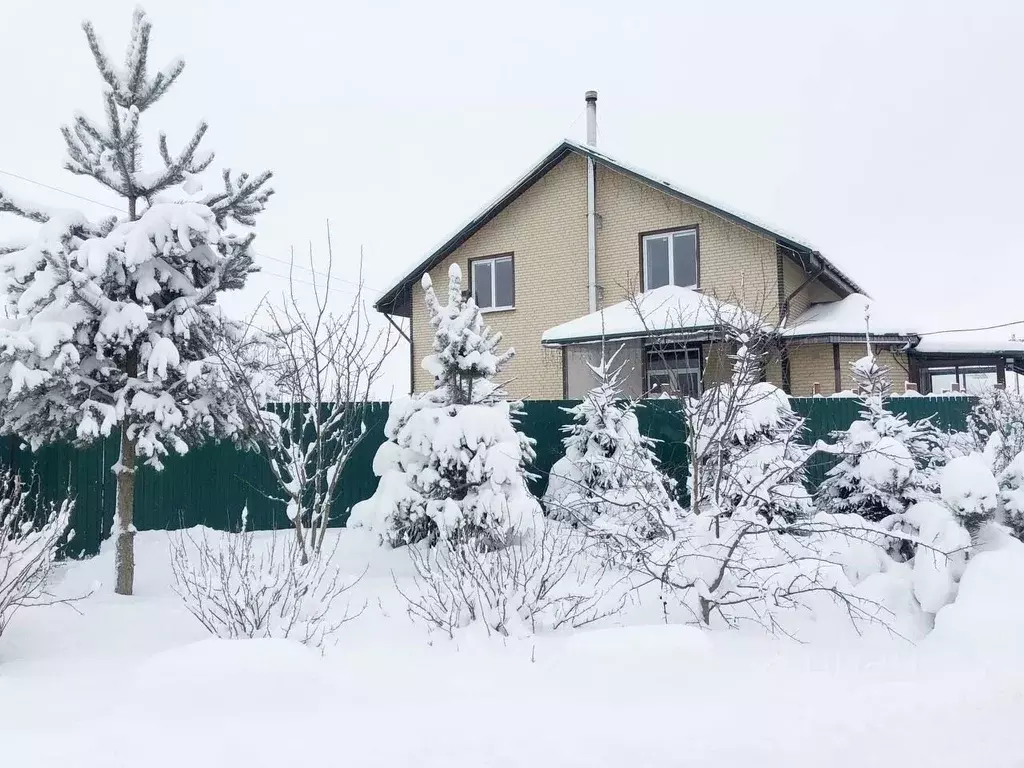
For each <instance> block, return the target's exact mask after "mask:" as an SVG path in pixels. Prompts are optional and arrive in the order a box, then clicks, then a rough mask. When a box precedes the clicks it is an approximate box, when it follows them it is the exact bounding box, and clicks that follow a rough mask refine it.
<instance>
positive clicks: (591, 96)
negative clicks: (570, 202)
mask: <svg viewBox="0 0 1024 768" xmlns="http://www.w3.org/2000/svg"><path fill="white" fill-rule="evenodd" d="M584 98H585V99H586V100H587V146H589V147H596V146H597V91H587V93H586V95H585V96H584ZM587 299H588V304H589V305H590V311H591V312H596V311H597V166H596V165H595V163H594V158H593V157H587Z"/></svg>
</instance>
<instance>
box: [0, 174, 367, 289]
mask: <svg viewBox="0 0 1024 768" xmlns="http://www.w3.org/2000/svg"><path fill="white" fill-rule="evenodd" d="M0 174H3V175H4V176H9V177H11V178H12V179H18V180H19V181H24V182H26V183H28V184H35V185H36V186H37V187H41V188H43V189H48V190H50V191H51V192H58V193H60V194H62V195H67V196H68V197H73V198H75V199H76V200H83V201H85V202H87V203H92V204H93V205H100V206H103V207H104V208H109V209H110V210H112V211H118V212H119V213H123V211H121V209H120V208H117V207H116V206H113V205H110V204H109V203H104V202H100V201H99V200H93V199H92V198H91V197H83V196H82V195H78V194H75V193H74V192H69V191H68V190H66V189H61V188H60V187H54V186H52V185H50V184H44V183H43V182H41V181H36V180H35V179H30V178H28V177H27V176H22V175H21V174H19V173H14V172H12V171H7V170H4V169H3V168H0ZM256 255H257V256H258V257H259V258H262V259H269V260H270V261H276V262H278V263H280V264H286V265H288V266H294V268H295V269H301V270H302V271H303V272H310V273H312V274H314V275H317V276H319V277H323V278H325V279H327V280H337V281H338V282H340V283H346V284H348V285H351V286H354V287H356V288H360V287H362V288H367V289H369V290H371V291H374V292H376V293H380V292H381V290H380V289H379V288H374V287H372V286H369V285H365V284H363V285H362V286H360V284H359V283H356V282H354V281H352V280H346V279H345V278H343V277H338V276H337V275H328V274H327V273H325V272H319V271H317V270H315V269H311V268H309V267H303V266H301V265H299V264H293V263H292V262H291V261H288V260H286V259H279V258H276V257H274V256H268V255H267V254H265V253H257V254H256ZM267 274H273V273H270V272H268V273H267ZM273 276H274V277H282V278H283V277H285V275H273ZM298 282H302V283H306V284H307V285H314V283H311V282H308V281H305V280H299V281H298ZM317 287H320V286H317ZM335 290H340V289H335ZM341 292H342V293H345V291H341Z"/></svg>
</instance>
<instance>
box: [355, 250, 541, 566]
mask: <svg viewBox="0 0 1024 768" xmlns="http://www.w3.org/2000/svg"><path fill="white" fill-rule="evenodd" d="M422 282H423V289H424V294H425V299H426V305H427V311H428V312H429V315H430V325H431V327H432V328H433V329H434V342H433V353H432V354H430V355H428V356H427V357H426V358H425V359H424V360H423V367H424V368H425V369H426V370H427V371H429V372H430V373H431V374H432V375H433V376H434V389H433V391H431V392H427V393H424V394H420V395H413V396H411V397H407V398H401V399H399V400H396V401H395V402H394V403H392V405H391V413H390V415H389V417H388V422H387V424H386V425H385V428H384V431H385V434H386V436H387V438H388V442H386V443H384V444H383V445H381V447H380V448H379V449H378V452H377V455H376V457H375V458H374V473H375V474H376V475H377V476H378V477H380V483H379V485H378V487H377V491H376V492H375V493H374V495H373V497H371V498H370V499H367V500H366V501H363V502H360V503H359V504H357V505H356V506H355V507H354V508H353V510H352V516H351V518H350V524H351V525H356V526H365V527H368V528H370V529H371V530H374V531H375V532H377V533H378V534H379V535H380V536H381V539H382V541H383V542H385V543H387V544H388V545H390V546H401V545H403V544H411V543H414V542H417V541H422V540H424V539H426V540H428V541H430V542H431V543H433V542H436V541H438V540H439V539H441V538H445V539H455V538H458V539H460V540H462V541H467V540H468V541H471V542H473V544H474V545H475V546H477V547H482V548H484V549H495V548H500V547H503V546H505V545H506V544H508V543H510V542H511V541H512V540H513V539H514V538H515V537H516V536H517V535H518V534H519V533H522V532H525V531H526V530H529V529H532V528H533V527H534V526H535V525H536V524H537V523H538V522H539V519H540V505H539V503H538V502H537V500H536V499H535V498H534V497H533V495H532V494H531V493H530V491H529V488H528V487H527V478H528V475H527V470H526V467H527V464H528V463H529V462H531V461H532V460H533V456H534V452H533V444H532V441H530V440H529V439H528V438H527V437H526V436H525V435H523V434H522V433H521V432H519V431H518V430H517V429H516V422H515V414H516V413H517V412H518V410H519V405H520V404H519V403H514V402H509V401H508V399H507V398H506V396H505V393H504V391H503V390H502V388H501V387H500V386H498V385H497V384H495V383H494V382H493V381H492V377H494V376H496V375H497V374H498V373H500V371H501V368H502V366H503V365H505V363H507V362H508V361H509V360H511V359H512V356H513V354H514V351H513V350H512V349H508V350H506V351H505V352H503V353H499V352H498V345H499V344H500V343H501V334H500V333H493V332H491V330H490V328H488V327H487V326H486V325H485V324H484V321H483V316H482V315H481V313H480V309H479V308H478V307H477V306H476V302H475V301H473V299H472V298H466V297H464V296H463V294H462V272H461V270H460V269H459V266H458V265H457V264H453V265H452V266H451V269H450V270H449V278H448V304H447V305H442V304H441V303H440V301H438V299H437V296H436V295H435V294H434V289H433V286H432V284H431V281H430V276H429V275H424V276H423V281H422Z"/></svg>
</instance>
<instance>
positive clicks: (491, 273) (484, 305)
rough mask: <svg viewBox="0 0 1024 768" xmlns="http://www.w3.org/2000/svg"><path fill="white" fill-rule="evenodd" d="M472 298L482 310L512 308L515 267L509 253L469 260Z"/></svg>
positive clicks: (514, 294) (513, 305)
mask: <svg viewBox="0 0 1024 768" xmlns="http://www.w3.org/2000/svg"><path fill="white" fill-rule="evenodd" d="M470 269H471V270H472V271H471V274H470V281H471V283H470V284H471V285H472V287H473V299H474V300H475V301H476V305H477V306H478V307H480V309H483V310H496V309H513V308H514V307H515V305H516V268H515V260H514V259H513V257H512V254H511V253H506V254H502V255H501V256H488V257H487V258H485V259H471V260H470Z"/></svg>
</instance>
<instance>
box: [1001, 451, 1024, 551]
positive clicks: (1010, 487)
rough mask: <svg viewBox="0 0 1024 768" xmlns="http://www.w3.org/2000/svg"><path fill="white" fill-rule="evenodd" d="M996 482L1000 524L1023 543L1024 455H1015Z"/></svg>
mask: <svg viewBox="0 0 1024 768" xmlns="http://www.w3.org/2000/svg"><path fill="white" fill-rule="evenodd" d="M997 480H998V484H999V505H1000V507H1001V510H1002V522H1003V523H1004V524H1005V525H1006V527H1007V528H1009V529H1010V532H1011V533H1012V534H1013V535H1014V536H1016V537H1017V538H1018V539H1020V540H1021V541H1024V453H1019V454H1017V457H1016V458H1015V459H1014V460H1013V461H1011V462H1010V463H1009V464H1008V465H1007V466H1006V468H1005V469H1004V470H1003V471H1002V472H1000V473H999V477H998V478H997Z"/></svg>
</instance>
